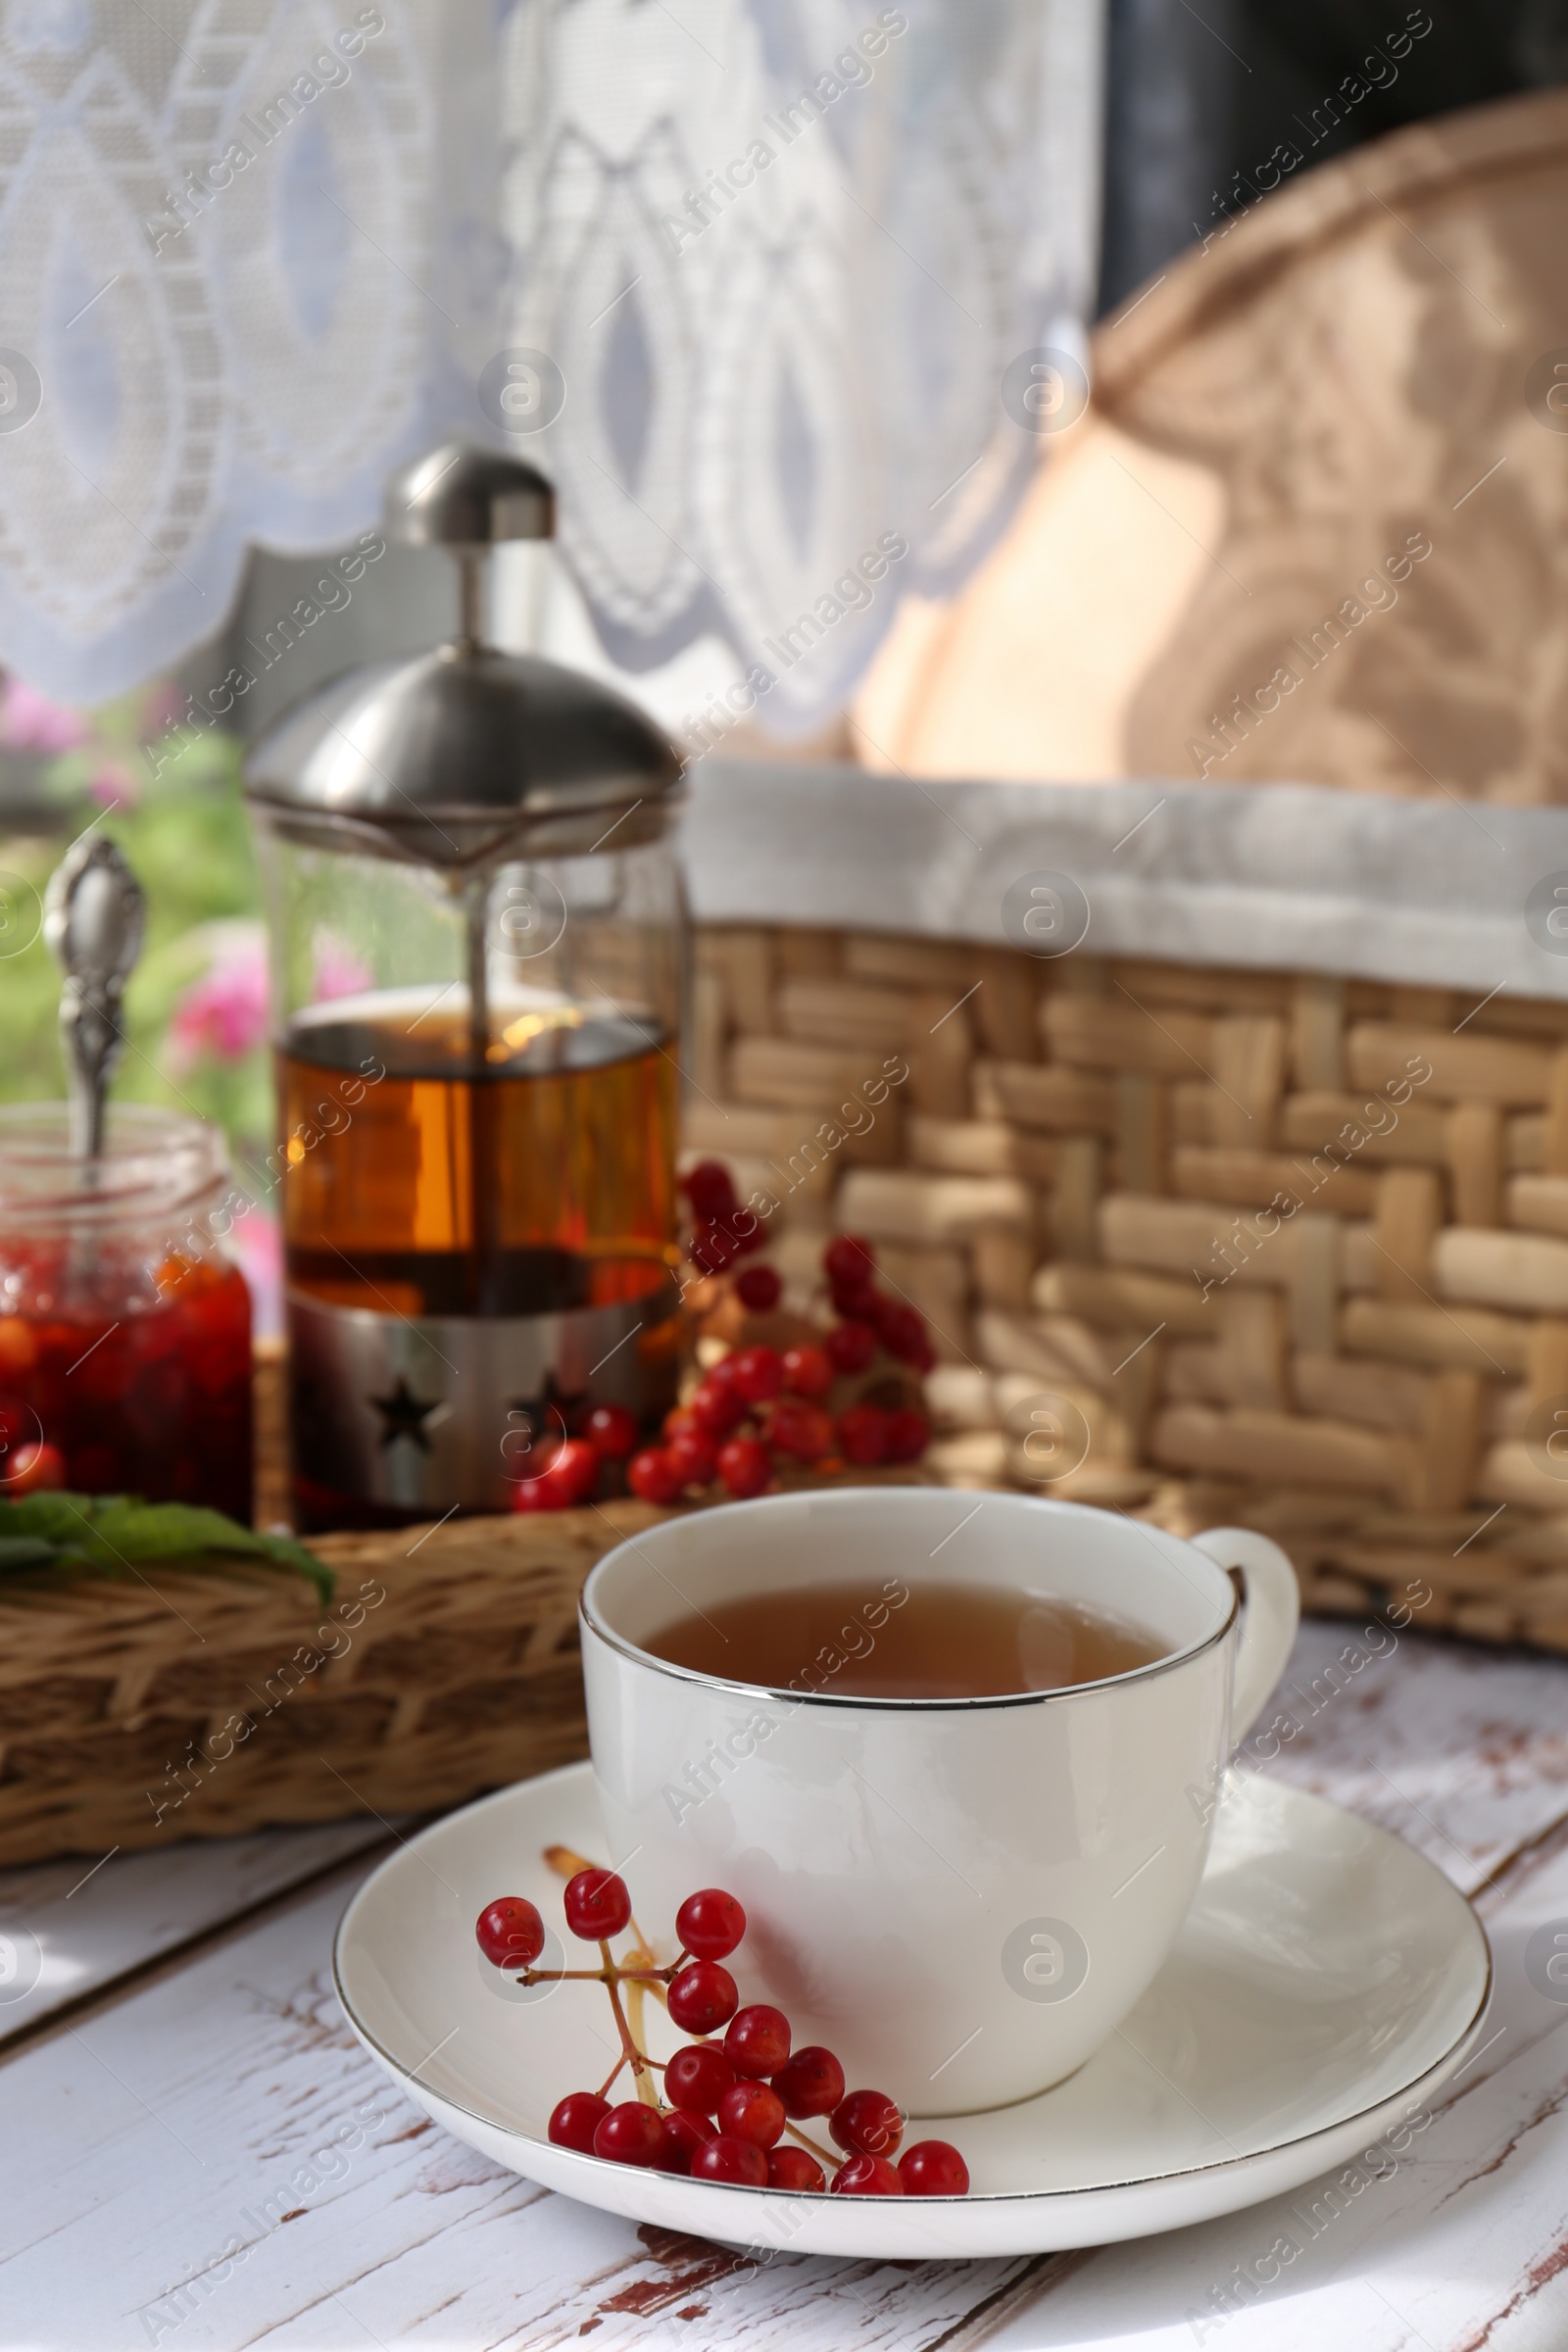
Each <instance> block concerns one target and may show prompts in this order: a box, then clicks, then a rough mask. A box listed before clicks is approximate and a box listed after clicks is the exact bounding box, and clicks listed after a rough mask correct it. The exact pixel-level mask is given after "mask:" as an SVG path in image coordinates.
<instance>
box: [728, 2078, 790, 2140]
mask: <svg viewBox="0 0 1568 2352" xmlns="http://www.w3.org/2000/svg"><path fill="white" fill-rule="evenodd" d="M717 2117H718V2128H719V2130H720V2131H728V2132H731V2133H732V2134H733V2135H734V2137H735V2138H736V2139H749V2140H750V2141H751V2143H752V2145H753V2147H756V2148H770V2147H771V2146H772V2145H773V2142H774V2141H775V2140H776V2139H781V2138H782V2137H783V2134H784V2102H783V2100H782V2099H781V2098H780V2097H779V2095H778V2092H777V2091H776V2090H770V2089H769V2088H768V2086H767V2084H766V2083H765V2082H733V2083H731V2085H730V2087H729V2089H728V2090H726V2091H725V2093H724V2096H723V2097H722V2098H721V2099H720V2100H719V2102H718V2109H717Z"/></svg>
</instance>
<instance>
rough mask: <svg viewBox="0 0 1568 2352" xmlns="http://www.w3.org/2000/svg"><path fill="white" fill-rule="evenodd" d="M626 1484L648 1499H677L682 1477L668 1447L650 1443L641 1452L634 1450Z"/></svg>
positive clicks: (657, 1500) (636, 1493)
mask: <svg viewBox="0 0 1568 2352" xmlns="http://www.w3.org/2000/svg"><path fill="white" fill-rule="evenodd" d="M626 1484H627V1486H628V1487H630V1489H631V1491H632V1493H633V1494H634V1495H638V1496H639V1497H640V1498H641V1500H642V1501H644V1502H659V1503H668V1502H674V1501H675V1500H677V1498H678V1497H679V1495H680V1491H681V1485H682V1480H681V1475H680V1471H679V1468H678V1466H677V1465H676V1463H675V1462H674V1461H673V1460H672V1459H671V1456H670V1452H669V1448H668V1446H645V1447H644V1449H643V1451H642V1452H641V1453H634V1454H633V1455H632V1457H631V1460H630V1462H629V1463H628V1464H627V1466H626Z"/></svg>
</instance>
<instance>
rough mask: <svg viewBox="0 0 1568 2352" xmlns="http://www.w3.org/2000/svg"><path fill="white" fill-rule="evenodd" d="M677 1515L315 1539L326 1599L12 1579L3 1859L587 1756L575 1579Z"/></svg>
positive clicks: (432, 1791)
mask: <svg viewBox="0 0 1568 2352" xmlns="http://www.w3.org/2000/svg"><path fill="white" fill-rule="evenodd" d="M264 1385H265V1384H264ZM864 1477H865V1478H866V1479H869V1480H871V1481H874V1482H876V1483H878V1484H905V1483H909V1482H915V1483H919V1482H922V1481H923V1477H924V1474H923V1473H922V1472H921V1471H919V1470H918V1469H914V1470H896V1471H895V1470H885V1471H868V1472H866V1473H864ZM790 1483H791V1484H797V1485H802V1486H809V1485H812V1484H815V1483H817V1482H815V1481H813V1480H811V1479H810V1478H809V1477H807V1476H805V1475H804V1474H803V1475H802V1476H801V1477H800V1478H799V1479H797V1480H792V1481H791V1482H790ZM670 1516H671V1513H669V1512H668V1511H663V1510H659V1509H656V1508H655V1507H654V1506H653V1505H652V1504H649V1503H642V1502H635V1501H630V1500H624V1501H618V1502H610V1503H605V1504H603V1505H596V1506H594V1507H592V1508H589V1509H586V1510H576V1511H561V1512H556V1513H551V1514H539V1515H532V1514H530V1515H528V1516H526V1517H521V1518H510V1519H507V1518H497V1519H466V1520H460V1519H453V1520H449V1521H446V1522H443V1523H440V1524H438V1525H436V1526H435V1527H430V1528H424V1529H420V1528H406V1529H403V1530H402V1531H400V1532H399V1533H397V1534H394V1535H386V1534H374V1535H336V1536H319V1537H313V1538H312V1549H313V1550H314V1551H316V1552H317V1553H318V1554H319V1557H320V1558H321V1559H323V1560H324V1561H326V1563H327V1564H328V1565H329V1566H330V1567H331V1568H332V1569H333V1570H334V1571H335V1576H336V1585H335V1590H334V1593H333V1595H332V1599H331V1602H330V1603H329V1604H327V1605H326V1606H324V1607H323V1605H322V1603H321V1602H320V1600H319V1597H318V1596H317V1594H316V1593H314V1592H313V1591H312V1589H311V1588H310V1587H309V1586H308V1585H307V1584H306V1583H305V1582H304V1581H303V1579H300V1578H296V1577H292V1576H283V1575H278V1574H276V1573H274V1572H270V1571H267V1570H253V1569H248V1568H232V1569H225V1570H224V1571H222V1572H221V1573H213V1572H209V1571H203V1572H201V1573H193V1572H192V1571H191V1570H189V1569H188V1568H186V1569H175V1568H152V1569H149V1570H148V1571H146V1572H145V1574H141V1573H138V1575H137V1578H136V1580H135V1581H134V1582H132V1581H123V1582H121V1581H115V1582H110V1581H108V1580H105V1579H102V1578H96V1577H81V1578H75V1579H73V1580H71V1581H70V1582H67V1583H59V1582H55V1581H52V1580H50V1581H42V1580H40V1581H36V1582H34V1583H32V1584H31V1585H30V1586H28V1585H24V1584H23V1583H21V1582H20V1581H18V1582H15V1583H12V1584H10V1585H9V1586H8V1587H7V1588H6V1591H5V1593H4V1596H3V1597H0V1865H3V1864H8V1863H17V1862H36V1861H42V1860H44V1859H45V1858H47V1857H48V1856H50V1855H54V1854H69V1853H77V1854H90V1855H91V1856H92V1857H93V1858H94V1859H95V1860H96V1859H100V1858H101V1857H102V1856H104V1855H105V1854H107V1853H109V1852H111V1851H118V1850H129V1849H132V1848H136V1847H146V1846H156V1845H166V1844H172V1843H173V1842H174V1841H175V1840H176V1839H179V1838H219V1837H226V1836H230V1835H232V1834H234V1833H237V1832H239V1831H242V1830H254V1829H259V1828H261V1827H263V1826H264V1825H266V1824H269V1823H286V1822H319V1821H335V1820H338V1819H340V1818H342V1817H343V1816H345V1815H348V1814H354V1813H367V1812H368V1813H382V1814H385V1813H409V1812H425V1811H428V1810H430V1809H431V1808H432V1807H436V1806H440V1805H449V1804H456V1803H459V1802H460V1801H461V1800H462V1799H463V1798H465V1797H468V1796H474V1795H477V1794H478V1793H479V1792H480V1791H481V1790H482V1789H495V1788H499V1787H501V1786H503V1785H504V1784H505V1783H507V1782H509V1781H515V1780H522V1779H525V1778H526V1777H527V1776H528V1775H529V1774H531V1773H536V1772H544V1771H547V1770H548V1769H549V1768H550V1766H552V1765H555V1764H564V1763H568V1762H570V1761H571V1759H572V1758H573V1757H577V1756H582V1755H585V1754H586V1753H587V1730H586V1725H585V1722H584V1716H583V1695H582V1673H581V1666H580V1662H579V1657H578V1641H577V1595H578V1593H579V1592H580V1590H581V1588H582V1583H583V1579H584V1578H585V1577H586V1575H587V1573H588V1571H589V1569H590V1568H591V1567H592V1566H593V1564H594V1562H595V1561H596V1560H597V1559H599V1558H600V1557H601V1556H602V1555H603V1554H604V1553H605V1552H606V1551H608V1550H609V1549H610V1547H611V1546H612V1544H618V1543H619V1542H620V1541H621V1539H622V1538H623V1537H625V1536H633V1535H636V1534H637V1533H638V1531H639V1530H640V1529H642V1528H646V1527H651V1526H653V1525H655V1524H656V1523H658V1522H660V1521H662V1520H664V1519H667V1518H669V1517H670Z"/></svg>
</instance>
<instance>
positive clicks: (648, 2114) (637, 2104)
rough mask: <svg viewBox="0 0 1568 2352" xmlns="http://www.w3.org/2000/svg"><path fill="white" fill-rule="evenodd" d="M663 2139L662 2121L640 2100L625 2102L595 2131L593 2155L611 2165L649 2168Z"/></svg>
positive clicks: (612, 2109)
mask: <svg viewBox="0 0 1568 2352" xmlns="http://www.w3.org/2000/svg"><path fill="white" fill-rule="evenodd" d="M663 2136H664V2119H663V2117H662V2115H661V2114H660V2113H659V2110H658V2109H657V2108H655V2107H645V2106H644V2104H643V2102H642V2100H641V2099H624V2100H622V2102H621V2104H620V2105H619V2106H618V2107H612V2108H611V2110H610V2113H609V2114H608V2115H602V2116H601V2117H600V2119H599V2121H598V2123H597V2125H596V2126H595V2127H594V2154H595V2155H596V2156H605V2157H608V2158H609V2160H610V2162H611V2163H612V2164H652V2163H653V2161H654V2158H655V2157H656V2156H657V2155H658V2154H659V2150H660V2146H661V2144H662V2140H663Z"/></svg>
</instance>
